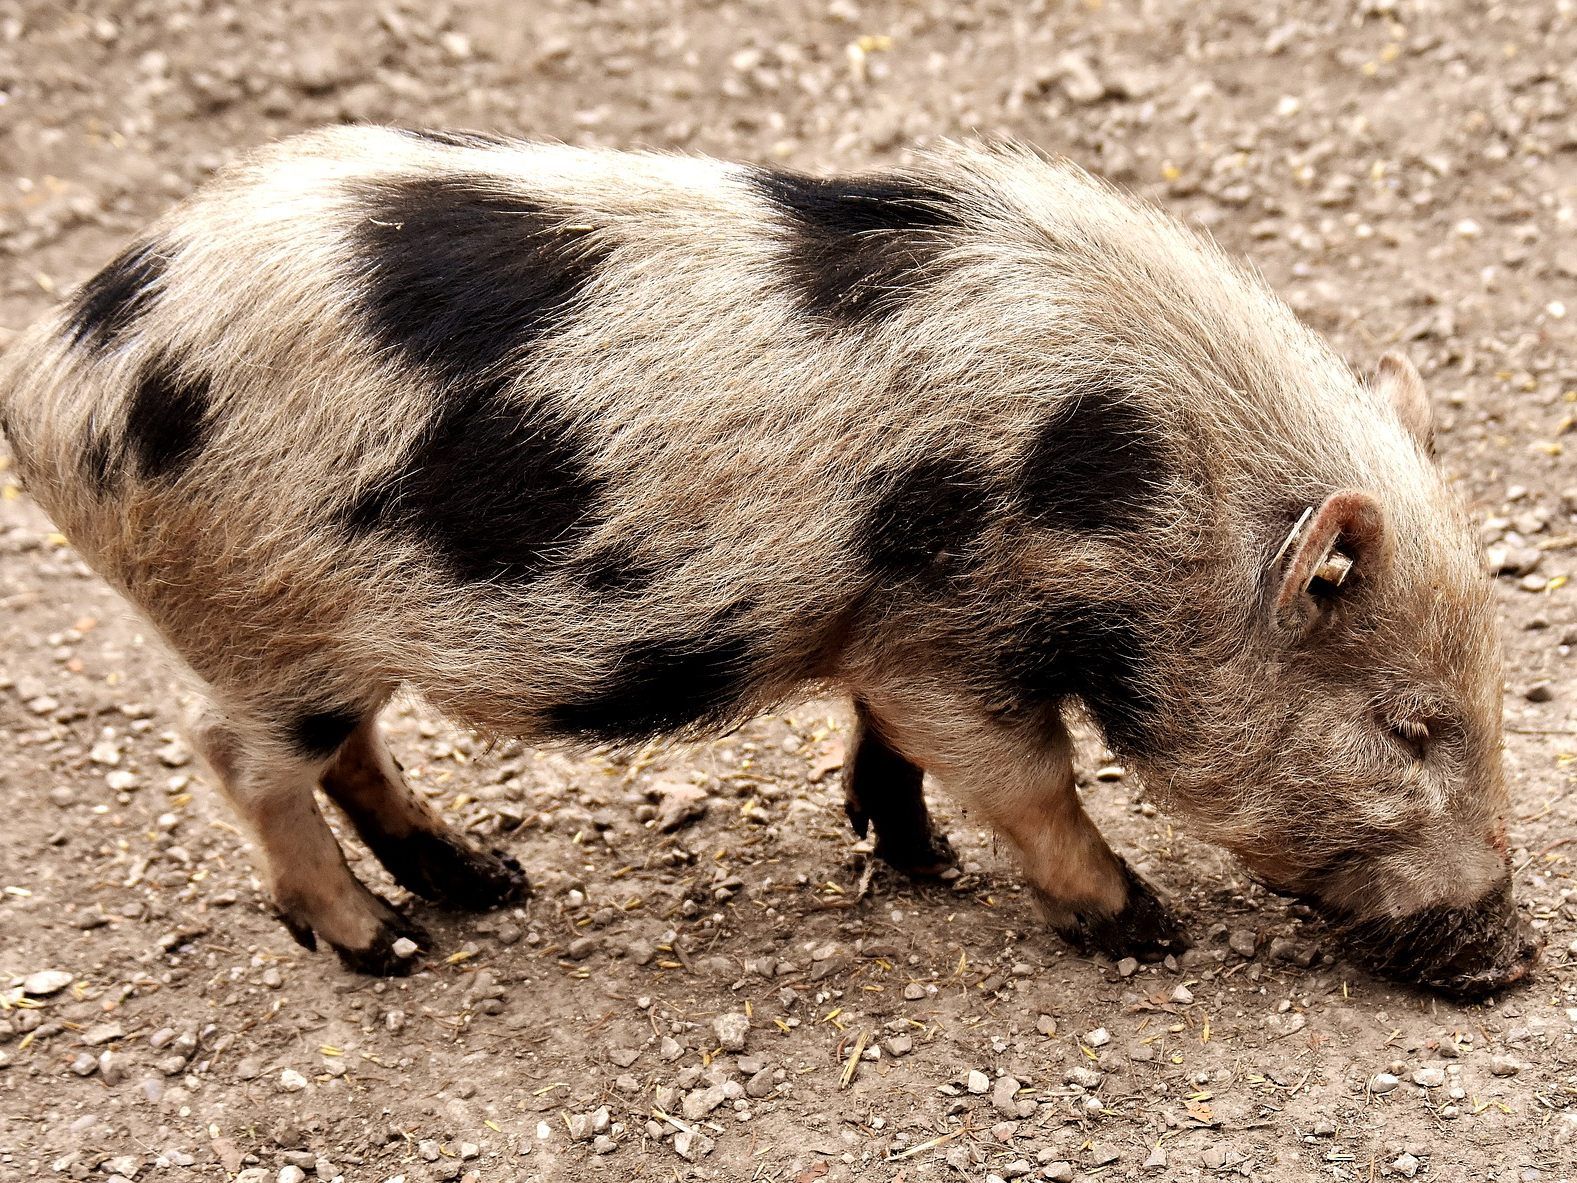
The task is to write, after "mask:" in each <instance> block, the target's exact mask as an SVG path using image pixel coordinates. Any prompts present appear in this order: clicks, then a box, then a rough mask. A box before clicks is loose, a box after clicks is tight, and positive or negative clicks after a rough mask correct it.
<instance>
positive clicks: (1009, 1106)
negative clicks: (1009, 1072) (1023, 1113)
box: [970, 1076, 1019, 1118]
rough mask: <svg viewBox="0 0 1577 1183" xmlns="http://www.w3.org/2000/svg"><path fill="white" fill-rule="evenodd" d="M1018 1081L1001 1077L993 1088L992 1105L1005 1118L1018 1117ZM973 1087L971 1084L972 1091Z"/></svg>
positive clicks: (1009, 1077) (1008, 1077)
mask: <svg viewBox="0 0 1577 1183" xmlns="http://www.w3.org/2000/svg"><path fill="white" fill-rule="evenodd" d="M1018 1089H1019V1084H1018V1081H1017V1080H1016V1079H1015V1078H1013V1077H1011V1076H999V1077H997V1082H996V1084H994V1085H993V1086H992V1087H991V1104H992V1105H993V1106H994V1107H995V1108H996V1111H997V1112H998V1113H1000V1114H1001V1115H1002V1116H1003V1117H1015V1118H1016V1117H1017V1116H1018V1102H1017V1101H1016V1100H1015V1098H1016V1097H1017V1096H1018ZM970 1091H973V1085H972V1084H971V1090H970Z"/></svg>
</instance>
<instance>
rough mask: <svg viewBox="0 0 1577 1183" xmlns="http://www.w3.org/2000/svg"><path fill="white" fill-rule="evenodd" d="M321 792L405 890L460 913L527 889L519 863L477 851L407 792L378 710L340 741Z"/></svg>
mask: <svg viewBox="0 0 1577 1183" xmlns="http://www.w3.org/2000/svg"><path fill="white" fill-rule="evenodd" d="M323 791H324V792H325V793H326V794H327V795H328V797H329V799H330V800H332V801H333V802H334V803H335V804H336V805H338V806H339V807H340V809H341V810H343V811H344V813H345V816H346V817H348V818H349V819H350V822H351V824H352V825H353V826H355V828H356V833H357V835H358V836H359V837H360V838H361V840H362V842H364V843H365V844H366V846H367V849H368V850H370V851H372V853H373V854H374V855H375V856H376V857H377V859H378V861H379V862H380V863H382V864H383V865H384V867H385V868H387V870H388V872H389V874H390V875H392V876H394V879H395V882H397V883H398V884H399V885H400V886H401V887H403V888H405V889H406V890H407V891H411V892H414V893H415V894H416V895H419V896H421V897H422V898H424V899H428V900H431V901H432V902H433V903H435V904H439V905H442V906H443V907H447V908H455V909H458V910H460V911H465V912H483V911H487V910H488V909H490V908H498V907H502V906H504V905H506V904H511V903H515V902H517V901H519V900H522V899H524V898H525V897H526V896H527V895H528V894H529V893H530V886H529V884H528V883H527V881H526V876H525V872H523V871H522V870H521V867H520V864H519V863H517V862H516V861H515V860H514V859H512V858H509V857H508V856H506V855H502V854H490V853H488V852H486V851H481V850H477V849H476V848H475V847H473V846H472V845H471V844H470V843H468V842H467V841H466V840H465V839H464V838H462V837H461V836H460V835H459V834H457V833H456V832H455V831H454V830H453V829H452V828H451V827H450V826H448V825H447V824H445V822H444V820H443V819H442V818H441V817H439V816H438V813H437V812H436V811H435V810H434V809H433V807H432V806H431V805H429V804H427V802H426V801H423V800H422V799H421V798H420V797H418V796H417V795H416V794H415V793H414V792H412V791H411V789H410V787H409V786H408V785H407V784H406V783H405V777H404V775H403V774H402V772H401V769H400V765H399V762H398V761H397V760H395V758H394V756H393V755H392V754H391V753H390V752H389V749H388V746H387V744H385V742H384V740H383V736H382V735H381V734H380V732H379V730H378V721H377V718H376V716H373V715H369V716H368V717H367V718H365V719H363V720H362V722H361V723H360V724H359V725H358V726H357V728H356V730H355V731H353V732H352V733H351V735H350V738H349V739H347V740H346V741H345V744H344V746H343V747H341V748H340V750H339V753H338V754H337V755H336V756H335V757H334V762H333V763H332V764H330V765H329V766H328V768H327V769H326V770H325V771H324V773H323Z"/></svg>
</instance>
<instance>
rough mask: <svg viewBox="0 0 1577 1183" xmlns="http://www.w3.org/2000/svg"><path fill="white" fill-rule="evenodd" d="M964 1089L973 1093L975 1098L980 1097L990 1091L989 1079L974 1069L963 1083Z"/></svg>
mask: <svg viewBox="0 0 1577 1183" xmlns="http://www.w3.org/2000/svg"><path fill="white" fill-rule="evenodd" d="M964 1087H965V1088H967V1089H968V1090H969V1091H970V1092H972V1093H974V1094H975V1096H977V1097H981V1096H984V1095H985V1094H986V1093H987V1092H989V1091H990V1089H991V1078H990V1077H989V1076H987V1075H986V1074H985V1073H984V1072H982V1071H980V1069H978V1068H974V1069H971V1070H970V1073H969V1077H968V1079H967V1080H966V1081H965V1083H964Z"/></svg>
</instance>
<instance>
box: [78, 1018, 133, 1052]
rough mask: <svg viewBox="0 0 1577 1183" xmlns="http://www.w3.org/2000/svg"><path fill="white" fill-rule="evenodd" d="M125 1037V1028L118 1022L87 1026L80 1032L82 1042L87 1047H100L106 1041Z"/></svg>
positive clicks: (110, 1041)
mask: <svg viewBox="0 0 1577 1183" xmlns="http://www.w3.org/2000/svg"><path fill="white" fill-rule="evenodd" d="M125 1038H126V1029H125V1028H124V1027H122V1026H121V1025H120V1024H119V1023H100V1024H98V1025H97V1026H94V1027H89V1028H88V1029H87V1030H86V1031H84V1032H83V1033H82V1042H83V1043H85V1044H87V1045H88V1046H89V1047H100V1046H102V1045H104V1044H106V1043H113V1042H114V1041H115V1040H117V1039H125Z"/></svg>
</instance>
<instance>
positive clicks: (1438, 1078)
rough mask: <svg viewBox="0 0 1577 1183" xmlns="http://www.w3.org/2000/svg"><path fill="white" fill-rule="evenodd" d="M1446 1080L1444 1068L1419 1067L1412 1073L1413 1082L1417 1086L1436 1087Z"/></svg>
mask: <svg viewBox="0 0 1577 1183" xmlns="http://www.w3.org/2000/svg"><path fill="white" fill-rule="evenodd" d="M1445 1082H1446V1070H1445V1069H1444V1068H1420V1069H1419V1070H1418V1071H1417V1072H1415V1073H1413V1083H1414V1084H1416V1085H1417V1086H1418V1087H1419V1088H1425V1089H1437V1088H1439V1087H1440V1086H1441V1085H1443V1084H1445Z"/></svg>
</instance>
